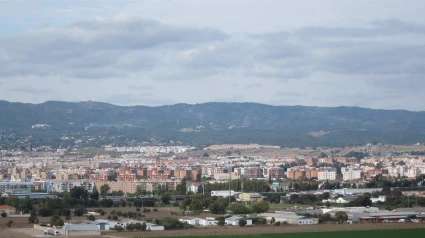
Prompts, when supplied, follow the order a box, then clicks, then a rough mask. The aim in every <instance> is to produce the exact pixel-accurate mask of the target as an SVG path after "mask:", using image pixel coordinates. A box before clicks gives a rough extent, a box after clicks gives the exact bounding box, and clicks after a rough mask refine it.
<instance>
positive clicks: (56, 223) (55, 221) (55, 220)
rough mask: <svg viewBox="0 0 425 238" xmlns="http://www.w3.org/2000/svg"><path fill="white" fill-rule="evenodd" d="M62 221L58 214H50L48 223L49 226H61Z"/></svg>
mask: <svg viewBox="0 0 425 238" xmlns="http://www.w3.org/2000/svg"><path fill="white" fill-rule="evenodd" d="M63 224H64V222H63V220H62V218H60V217H59V216H52V217H51V218H50V225H51V226H63Z"/></svg>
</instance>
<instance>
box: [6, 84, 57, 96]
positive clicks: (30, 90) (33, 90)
mask: <svg viewBox="0 0 425 238" xmlns="http://www.w3.org/2000/svg"><path fill="white" fill-rule="evenodd" d="M11 90H12V91H17V92H23V93H27V94H46V93H53V91H52V90H51V89H36V88H34V87H32V86H25V87H19V88H12V89H11Z"/></svg>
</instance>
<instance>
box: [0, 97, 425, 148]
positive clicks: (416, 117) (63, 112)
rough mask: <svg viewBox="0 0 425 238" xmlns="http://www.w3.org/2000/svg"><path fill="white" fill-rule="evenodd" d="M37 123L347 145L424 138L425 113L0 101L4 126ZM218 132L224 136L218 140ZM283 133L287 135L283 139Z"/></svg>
mask: <svg viewBox="0 0 425 238" xmlns="http://www.w3.org/2000/svg"><path fill="white" fill-rule="evenodd" d="M36 124H48V125H50V126H51V127H50V128H49V130H50V131H52V133H53V131H54V132H56V133H59V132H61V133H70V132H75V131H79V130H82V131H87V128H102V127H103V128H111V127H114V128H115V129H118V130H119V129H120V128H122V127H132V128H134V129H133V131H134V130H143V131H145V133H146V134H150V135H151V134H152V133H153V134H155V133H154V132H155V131H157V132H158V133H157V136H158V137H161V138H163V139H164V140H165V141H168V139H173V137H174V140H181V141H184V142H189V141H190V143H195V144H196V143H198V142H196V141H193V140H199V139H197V137H202V136H200V135H199V134H202V135H204V137H211V138H212V137H214V140H219V141H215V142H216V143H220V142H223V143H228V142H234V143H240V142H244V141H245V140H247V139H249V138H244V139H239V140H237V141H229V140H231V138H234V137H235V136H234V135H231V134H235V133H236V134H239V135H241V136H242V135H243V136H247V135H248V134H249V135H250V136H249V137H250V139H251V142H273V141H276V142H275V143H271V144H278V145H282V144H285V142H284V141H286V140H287V139H288V140H290V138H291V136H289V135H288V134H291V135H292V138H293V140H294V141H295V142H294V141H293V142H292V144H297V143H299V144H303V143H305V144H318V145H319V144H323V143H325V144H327V143H329V141H332V140H336V139H335V137H338V138H340V139H338V140H339V141H340V142H339V143H343V144H344V143H346V144H355V143H363V142H365V143H367V142H370V141H371V140H378V141H388V142H393V143H413V142H415V143H416V142H420V143H423V142H425V134H424V133H425V112H412V111H406V110H377V109H367V108H360V107H308V106H271V105H265V104H258V103H222V102H210V103H201V104H194V105H191V104H175V105H168V106H157V107H149V106H117V105H113V104H109V103H101V102H94V101H85V102H59V101H48V102H45V103H40V104H31V103H17V102H8V101H0V130H3V131H8V130H13V131H15V132H21V133H24V134H25V133H29V130H30V129H31V127H32V126H33V125H36ZM161 131H162V132H161ZM165 131H166V132H165ZM283 132H286V133H283ZM289 132H290V133H289ZM167 133H168V134H169V135H166V134H167ZM45 134H46V133H45ZM220 134H221V135H222V138H219V136H218V135H220ZM264 134H269V136H270V138H268V139H267V138H264V137H265V136H266V135H264ZM282 134H285V135H284V136H283V135H282ZM359 134H361V135H362V136H360V137H361V138H363V139H360V140H357V139H355V140H354V139H350V138H349V137H350V136H351V137H353V136H354V137H356V138H359ZM229 135H231V136H229ZM167 136H169V137H170V138H167ZM191 136H192V138H189V137H191ZM259 137H261V138H262V139H261V138H259ZM266 137H267V136H266ZM280 137H285V138H287V139H285V140H284V141H280V139H279V138H280ZM392 137H394V138H392ZM272 138H273V139H272ZM397 138H398V139H397ZM233 140H235V139H233ZM363 140H364V141H363ZM201 141H202V142H199V143H207V144H208V142H207V141H208V138H204V139H203V140H201ZM209 143H214V141H211V142H209ZM331 144H332V143H331Z"/></svg>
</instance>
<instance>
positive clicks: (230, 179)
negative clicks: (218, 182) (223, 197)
mask: <svg viewBox="0 0 425 238" xmlns="http://www.w3.org/2000/svg"><path fill="white" fill-rule="evenodd" d="M230 203H232V165H230V167H229V205H230Z"/></svg>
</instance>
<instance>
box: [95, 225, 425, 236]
mask: <svg viewBox="0 0 425 238" xmlns="http://www.w3.org/2000/svg"><path fill="white" fill-rule="evenodd" d="M413 228H425V224H423V223H421V224H417V223H404V224H394V223H392V224H357V225H338V224H331V225H315V226H260V227H243V228H242V227H227V228H223V227H216V228H196V229H190V230H177V231H156V232H120V233H113V232H112V233H111V232H105V233H103V234H104V235H111V236H115V237H167V236H219V235H228V236H229V235H247V234H250V235H252V234H270V233H297V232H332V231H356V230H384V229H413Z"/></svg>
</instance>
